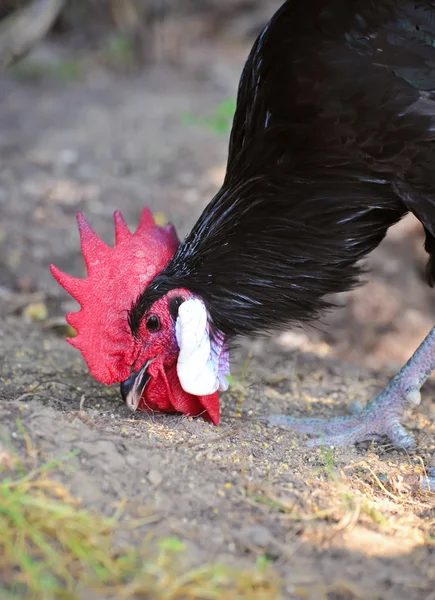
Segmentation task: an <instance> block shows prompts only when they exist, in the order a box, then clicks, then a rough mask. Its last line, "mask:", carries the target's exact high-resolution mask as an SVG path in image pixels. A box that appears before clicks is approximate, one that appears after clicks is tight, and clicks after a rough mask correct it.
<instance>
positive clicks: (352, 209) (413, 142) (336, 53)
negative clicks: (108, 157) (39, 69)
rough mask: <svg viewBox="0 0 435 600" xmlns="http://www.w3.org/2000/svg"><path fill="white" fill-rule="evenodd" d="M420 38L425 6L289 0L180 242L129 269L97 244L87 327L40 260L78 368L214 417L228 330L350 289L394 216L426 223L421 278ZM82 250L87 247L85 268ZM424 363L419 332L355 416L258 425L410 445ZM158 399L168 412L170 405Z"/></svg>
mask: <svg viewBox="0 0 435 600" xmlns="http://www.w3.org/2000/svg"><path fill="white" fill-rule="evenodd" d="M434 46H435V2H432V1H420V2H409V1H407V0H305V1H304V2H298V1H296V0H287V1H286V2H285V3H284V4H283V5H282V6H281V8H280V9H279V10H278V11H277V12H276V14H275V15H274V16H273V17H272V19H271V20H270V22H269V23H268V24H267V25H266V27H265V28H264V30H263V31H262V33H261V34H260V35H259V37H258V38H257V40H256V41H255V43H254V45H253V48H252V50H251V52H250V54H249V57H248V59H247V61H246V63H245V66H244V68H243V72H242V75H241V79H240V83H239V90H238V97H237V106H236V111H235V116H234V121H233V127H232V131H231V137H230V144H229V155H228V163H227V170H226V175H225V179H224V182H223V184H222V187H221V189H220V190H219V191H218V193H217V194H216V196H215V197H214V198H213V200H212V201H211V202H210V204H209V205H208V206H207V207H206V208H205V210H204V212H203V213H202V215H201V216H200V217H199V219H198V221H197V223H196V224H195V226H194V227H193V229H192V231H191V232H190V233H189V234H188V235H187V237H186V238H185V239H184V241H183V242H182V243H179V244H178V243H177V244H175V242H174V239H173V238H172V241H171V243H170V244H169V247H167V248H166V250H165V252H162V255H164V257H163V258H161V257H158V256H157V254H158V252H157V254H156V255H155V256H154V255H152V256H151V259H150V261H151V263H153V264H152V265H151V266H152V268H151V267H150V268H148V267H149V265H146V267H147V268H146V269H142V270H141V268H139V270H138V265H139V267H140V265H141V261H143V258H141V259H138V258H135V255H134V252H133V251H132V250H131V252H130V251H129V252H130V254H129V256H128V257H127V256H126V254H125V255H123V260H127V261H128V262H127V263H126V262H124V263H122V260H121V254H122V253H121V254H119V252H118V254H117V256H118V258H117V259H116V260H115V259H113V262H114V263H116V267H115V268H112V267H111V260H112V259H111V258H110V253H109V255H108V256H107V257H106V266H105V267H103V266H101V264H100V265H99V266H98V264H96V265H95V270H96V271H98V269H100V270H101V269H103V270H104V269H106V271H107V272H109V271H110V273H111V275H110V277H113V278H114V279H115V280H116V281H117V283H116V285H114V286H112V287H110V290H109V291H108V290H107V289H106V287H105V284H101V285H100V286H99V288H98V294H96V295H95V300H94V304H95V306H94V313H95V314H94V318H98V319H99V324H98V325H96V324H95V322H92V318H90V319H88V318H84V317H83V318H81V317H80V315H81V313H82V312H84V313H85V314H86V306H84V305H85V304H86V303H87V302H88V300H86V294H89V293H90V291H89V289H90V286H89V285H86V284H85V283H83V282H81V283H80V285H82V288H80V291H79V292H77V289H78V288H77V285H78V284H77V280H72V279H71V278H70V279H68V276H65V275H63V274H61V273H60V272H58V271H56V270H54V274H55V276H56V277H57V279H58V280H59V281H60V282H61V283H62V285H64V287H66V288H67V290H68V291H70V292H71V293H73V294H74V293H75V294H76V297H77V298H78V299H79V301H80V300H81V299H82V300H83V302H82V306H83V308H82V311H81V312H80V313H78V314H77V315H76V316H75V317H74V318H72V317H70V322H71V324H72V325H73V326H77V329H78V330H79V335H78V337H77V338H74V340H73V343H75V344H76V345H77V347H79V348H81V349H82V351H83V354H84V356H85V355H86V354H89V353H90V354H92V352H94V360H95V361H96V362H98V363H99V365H101V364H102V365H104V369H105V370H106V371H107V373H108V374H107V376H106V375H105V376H104V377H102V376H101V373H100V372H99V370H100V366H99V367H98V368H94V375H95V376H97V378H98V377H100V380H101V381H104V382H105V383H113V382H115V381H122V383H121V391H122V395H123V397H124V399H125V401H126V402H127V404H129V406H131V407H139V408H146V407H147V406H151V407H153V406H154V407H158V406H159V402H160V400H159V401H157V400H156V399H155V398H156V396H158V395H159V394H160V395H161V394H163V393H165V394H167V396H170V393H171V392H170V390H171V386H175V387H176V389H177V394H176V395H178V397H180V398H182V401H181V404H182V405H183V407H186V406H187V407H188V409H187V410H182V412H190V414H201V411H202V412H203V413H204V414H206V416H208V418H210V419H211V420H213V421H214V422H217V421H218V409H217V408H216V402H218V401H217V393H218V391H219V390H225V389H226V387H227V385H228V384H227V377H226V376H227V374H228V372H229V367H228V347H229V344H231V343H232V341H233V340H234V338H236V337H237V336H249V335H252V334H256V333H259V332H268V331H273V330H276V329H279V328H284V327H288V326H289V325H291V324H292V323H302V322H308V321H312V320H313V319H316V318H317V317H318V316H319V315H321V313H322V312H323V311H324V310H325V309H327V308H328V307H329V306H330V304H329V303H328V301H327V299H325V297H326V296H327V295H329V294H334V293H338V292H343V291H346V290H350V289H352V288H353V287H354V286H355V285H357V284H358V278H359V275H360V273H361V266H360V261H361V259H363V258H364V257H365V256H366V255H367V254H368V253H369V252H370V251H372V250H373V249H374V248H376V247H377V246H378V244H379V243H380V242H381V241H382V239H383V238H384V236H385V234H386V232H387V230H388V228H389V227H390V226H391V225H393V224H395V223H397V222H398V221H399V220H400V219H401V218H402V217H403V216H404V215H405V214H406V213H408V212H411V213H413V214H414V215H415V216H416V217H417V218H418V219H419V220H420V222H421V223H422V225H423V227H424V230H425V235H426V241H425V249H426V251H427V252H428V254H429V260H428V263H427V269H426V276H427V281H428V283H429V284H430V285H433V282H434V281H435V192H434V189H435V94H434V93H433V92H432V90H433V89H435V48H434ZM118 219H119V217H118ZM123 227H124V226H123ZM82 228H83V225H82ZM171 231H172V230H171ZM172 233H173V232H172ZM129 235H130V236H131V234H129ZM135 235H136V234H135ZM159 235H160V234H159ZM165 235H169V234H168V233H167V232H166V234H165ZM171 235H172V234H171ZM82 237H83V236H82ZM139 237H140V236H139ZM130 243H131V239H130V238H129V239H128V240H127V241H126V242H125V244H126V245H125V251H126V253H127V254H128V252H127V247H130V246H129V245H130ZM171 244H172V245H171ZM144 248H146V246H144ZM97 250H98V248H97V246H95V248H94V246H93V245H92V244H88V248H87V259H88V260H87V262H88V263H89V264H88V270H89V267H90V271H91V274H92V270H93V269H94V264H93V260H94V259H93V255H94V253H95V256H96V258H95V263H99V258H98V256H97V255H98V252H97ZM113 252H115V254H116V251H115V250H113ZM169 254H171V256H169ZM131 261H132V262H131ZM135 261H136V262H135ZM103 262H104V261H103ZM132 263H133V264H132ZM142 266H143V265H142ZM117 270H118V271H119V272H117ZM132 270H135V276H134V277H130V272H131V271H132ZM121 272H124V275H122V273H121ZM90 276H91V275H90ZM141 276H142V279H141ZM110 277H109V279H110ZM117 278H118V279H119V281H118V279H117ZM130 279H132V280H133V281H132V282H131V281H130ZM85 288H86V289H85ZM112 301H113V302H114V306H113V307H112V306H111V302H112ZM88 303H89V302H88ZM109 313H110V314H112V315H116V318H115V320H114V321H111V320H110V318H108V314H109ZM89 314H90V313H89ZM88 327H89V328H90V330H88V331H87V328H88ZM114 329H116V331H114ZM89 331H91V333H90V332H89ZM86 336H88V337H86ZM104 336H107V339H104V340H103V338H104ZM93 344H94V345H95V348H94V350H92V345H93ZM102 349H103V350H102ZM88 364H89V362H88ZM434 367H435V328H434V330H432V331H431V332H430V333H429V335H428V337H427V338H426V339H425V341H424V342H423V343H422V345H421V346H420V348H419V349H418V350H417V351H416V353H415V354H414V356H413V357H412V358H411V359H410V360H409V362H408V363H407V364H406V365H405V367H404V368H403V369H402V371H400V373H399V374H398V375H397V376H396V377H395V378H394V379H393V380H392V382H391V383H390V384H389V385H388V387H387V388H386V389H385V390H384V391H383V392H382V393H381V394H380V396H378V398H376V399H375V400H374V401H373V402H371V403H370V404H369V405H368V406H367V407H366V408H365V409H364V410H362V411H360V412H359V413H358V414H353V415H350V416H348V417H341V418H337V419H330V420H326V419H325V420H322V419H293V418H291V417H287V416H283V415H275V416H271V417H268V419H267V420H268V422H269V423H270V424H271V425H278V426H280V427H292V428H294V429H297V430H299V431H304V432H306V433H309V434H312V435H314V436H315V437H314V438H313V439H312V440H311V443H312V444H316V443H320V442H322V443H327V444H335V445H338V444H351V443H356V442H360V441H363V440H368V439H378V438H379V437H382V436H388V437H389V438H390V440H391V442H392V443H393V444H395V445H397V446H401V447H406V448H409V447H412V446H413V445H414V443H415V440H414V438H413V436H412V435H411V434H409V433H408V432H407V431H406V430H405V429H404V428H403V426H402V425H401V418H402V414H403V411H404V409H405V407H406V406H407V404H408V403H410V404H418V403H419V402H420V388H421V386H422V385H423V383H424V382H425V380H426V379H427V377H428V376H429V374H430V372H431V371H432V369H433V368H434ZM91 372H92V370H91ZM168 373H169V374H170V377H169V378H168ZM163 381H164V382H165V383H164V384H163V383H162V382H163ZM156 389H158V393H157V394H156V393H155V390H156ZM152 390H154V392H153V391H152ZM162 390H163V391H162ZM165 390H166V391H165ZM153 397H154V399H153ZM150 399H151V402H149V400H150ZM186 399H187V400H186ZM165 402H166V404H165ZM189 402H192V403H193V404H192V410H191V409H190V408H189ZM161 403H162V407H163V409H164V410H172V409H174V410H179V408H177V406H176V404H177V401H175V404H174V403H172V400H167V399H166V400H165V401H161ZM183 403H184V404H183Z"/></svg>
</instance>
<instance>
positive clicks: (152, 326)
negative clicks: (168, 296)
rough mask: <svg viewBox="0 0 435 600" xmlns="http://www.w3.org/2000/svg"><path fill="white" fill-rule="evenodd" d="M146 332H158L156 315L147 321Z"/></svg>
mask: <svg viewBox="0 0 435 600" xmlns="http://www.w3.org/2000/svg"><path fill="white" fill-rule="evenodd" d="M147 329H148V331H153V332H154V331H158V330H159V329H160V319H159V317H158V316H157V315H150V316H149V317H148V319H147Z"/></svg>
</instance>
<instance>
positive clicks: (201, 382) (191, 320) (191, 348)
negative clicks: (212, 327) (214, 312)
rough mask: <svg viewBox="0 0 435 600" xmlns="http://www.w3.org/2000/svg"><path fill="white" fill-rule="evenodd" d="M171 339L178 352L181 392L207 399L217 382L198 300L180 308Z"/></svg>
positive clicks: (202, 310) (215, 389) (204, 321)
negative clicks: (176, 345) (175, 342)
mask: <svg viewBox="0 0 435 600" xmlns="http://www.w3.org/2000/svg"><path fill="white" fill-rule="evenodd" d="M175 335H176V337H177V343H178V346H179V348H180V353H179V355H178V362H177V374H178V378H179V380H180V383H181V387H182V388H183V389H184V391H185V392H187V393H189V394H193V395H195V396H208V395H210V394H213V393H214V392H216V391H217V390H218V388H219V385H220V382H219V377H218V375H217V373H216V372H215V368H214V364H213V361H212V359H211V344H210V336H209V327H208V321H207V310H206V308H205V306H204V304H203V302H201V300H199V299H198V298H192V299H190V300H186V302H183V304H181V306H180V308H179V311H178V317H177V321H176V323H175Z"/></svg>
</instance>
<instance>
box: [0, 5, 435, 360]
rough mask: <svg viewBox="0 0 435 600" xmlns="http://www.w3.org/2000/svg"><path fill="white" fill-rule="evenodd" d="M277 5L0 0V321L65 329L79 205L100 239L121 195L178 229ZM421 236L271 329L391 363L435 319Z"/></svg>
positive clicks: (403, 228) (191, 212) (134, 214)
mask: <svg viewBox="0 0 435 600" xmlns="http://www.w3.org/2000/svg"><path fill="white" fill-rule="evenodd" d="M279 5H280V2H279V1H278V2H276V1H272V0H74V1H70V2H65V1H62V0H34V1H33V2H32V3H29V2H24V1H23V2H17V1H13V0H0V65H1V66H2V67H3V68H2V71H0V319H2V318H5V317H6V316H8V315H17V316H19V317H20V318H23V319H26V320H28V321H29V323H34V322H37V323H38V326H40V327H43V328H46V329H47V331H50V332H52V331H55V332H57V333H58V334H59V335H64V334H65V330H66V326H65V322H64V318H63V317H64V314H65V312H66V311H67V310H70V309H72V310H74V309H75V305H74V304H72V303H71V301H70V299H68V298H67V297H66V294H65V293H64V292H63V290H61V289H60V288H59V286H58V285H57V284H56V283H55V282H54V281H53V280H52V278H51V275H50V273H49V269H48V267H49V264H50V263H51V262H53V263H55V264H56V265H57V266H58V267H59V268H61V269H62V270H65V271H67V272H68V273H71V274H73V275H76V276H82V275H84V268H83V264H82V260H81V256H80V251H79V240H78V233H77V228H76V222H75V213H76V212H77V211H79V210H80V211H82V212H84V214H85V216H86V218H87V219H88V221H89V222H90V224H91V225H92V226H93V228H94V229H95V230H96V231H97V232H98V234H99V235H101V236H102V237H103V239H104V240H105V241H106V242H108V243H113V223H112V215H113V212H114V210H116V209H118V208H119V209H121V210H122V211H123V214H124V216H125V218H126V220H127V222H128V223H129V224H130V226H131V227H133V228H134V227H135V226H136V224H137V221H138V217H139V214H140V211H141V208H142V207H143V206H149V207H150V208H151V209H152V211H153V212H154V213H155V216H156V219H157V220H158V221H159V222H161V223H164V222H165V221H166V220H171V221H172V222H174V224H175V225H176V228H177V230H178V232H179V235H180V236H184V235H185V234H186V233H187V231H188V230H189V228H190V227H191V226H192V224H193V222H194V220H195V219H196V217H197V216H198V215H199V213H200V211H201V210H202V208H203V207H204V206H205V205H206V204H207V203H208V202H209V200H210V199H211V198H212V196H213V194H214V193H215V192H216V191H217V189H218V188H219V186H220V184H221V182H222V180H223V176H224V171H225V164H226V155H227V145H228V136H229V131H230V127H231V120H232V116H233V113H234V108H235V96H236V90H237V83H238V78H239V75H240V71H241V68H242V66H243V63H244V60H245V58H246V56H247V54H248V52H249V49H250V46H251V45H252V43H253V41H254V38H255V36H256V35H257V34H258V33H259V32H260V31H261V29H262V27H263V26H264V25H265V23H266V22H267V20H268V19H269V17H270V16H271V15H272V14H273V12H274V11H275V9H276V8H277V7H278V6H279ZM20 10H21V11H23V12H20ZM17 11H18V12H17ZM26 11H27V12H26ZM41 32H43V34H45V32H47V33H46V35H43V34H41ZM11 47H12V50H11ZM28 50H30V51H29V52H28ZM17 59H19V60H17ZM283 76H284V74H283ZM422 245H423V234H422V229H421V227H420V225H419V224H418V223H417V222H416V220H415V219H413V218H412V217H407V218H406V219H404V220H403V221H402V222H401V223H400V224H399V225H397V226H396V227H394V228H393V229H391V230H390V233H389V235H388V237H387V239H386V240H385V242H384V243H383V244H382V246H381V247H380V248H379V249H378V250H377V251H376V252H375V253H374V254H373V255H372V256H371V257H370V258H369V260H368V261H367V267H368V268H369V269H370V272H369V273H368V274H367V276H366V278H365V279H366V280H367V282H368V283H367V284H366V285H365V286H363V287H361V288H359V289H357V290H355V291H354V292H352V293H350V294H347V295H344V296H340V297H337V298H336V302H337V304H338V305H339V308H338V309H337V310H335V311H334V312H332V313H331V314H329V315H327V316H325V318H324V319H323V320H322V321H321V322H320V323H318V324H316V325H315V326H314V327H312V328H309V329H303V330H298V329H292V330H291V331H289V332H287V333H284V334H280V335H279V336H278V339H279V342H280V343H282V344H283V345H284V346H286V347H291V348H295V349H300V350H302V351H312V352H316V353H320V354H328V355H332V356H337V357H341V358H344V359H346V360H348V361H352V362H358V363H360V364H364V365H367V366H371V367H375V368H391V369H392V370H394V369H395V368H397V366H399V365H400V364H401V363H403V362H404V361H405V360H406V359H407V358H408V357H409V356H410V355H411V354H412V352H413V351H414V350H415V348H416V347H417V345H418V344H419V343H420V342H421V340H422V339H423V337H424V335H426V333H427V332H428V331H429V329H430V328H431V327H432V325H433V324H435V292H433V291H432V290H430V288H428V287H427V286H426V285H425V283H424V281H423V269H424V264H425V260H426V259H425V255H424V251H423V249H422ZM0 329H1V328H0Z"/></svg>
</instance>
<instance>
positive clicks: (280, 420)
mask: <svg viewBox="0 0 435 600" xmlns="http://www.w3.org/2000/svg"><path fill="white" fill-rule="evenodd" d="M434 369H435V327H434V328H433V329H432V330H431V331H430V333H429V335H428V336H427V337H426V338H425V340H424V341H423V343H422V344H421V346H420V347H419V348H418V349H417V350H416V352H415V353H414V354H413V356H412V357H411V358H410V359H409V360H408V362H407V363H406V365H405V366H404V367H403V368H402V370H401V371H400V372H399V373H398V374H397V375H396V376H395V377H394V379H392V380H391V381H390V383H389V384H388V385H387V387H386V388H385V389H384V390H383V391H382V392H381V393H380V394H379V396H378V397H377V398H375V399H374V400H372V401H371V402H369V404H368V405H367V406H366V407H365V408H363V409H361V408H360V409H358V408H356V407H355V405H353V406H352V414H351V415H350V416H346V417H335V418H331V419H304V418H300V419H299V418H294V417H288V416H286V415H271V416H269V417H267V419H266V420H267V422H268V423H269V424H270V425H277V426H279V427H285V428H289V429H293V430H295V431H299V432H301V433H307V434H311V435H314V436H315V437H314V438H313V439H310V440H309V441H308V442H307V443H308V445H309V446H319V445H326V446H345V445H350V444H356V443H358V442H363V441H367V440H378V439H380V438H382V437H385V436H386V437H388V438H389V439H390V440H391V442H392V443H393V444H394V446H398V447H401V448H413V447H414V446H415V439H414V437H413V436H412V435H411V434H410V433H408V432H407V431H406V430H405V428H404V427H403V426H402V425H401V420H402V417H403V414H404V412H405V409H406V407H407V405H408V404H411V405H418V404H420V400H421V397H420V388H421V386H422V385H423V384H424V382H425V381H426V379H427V378H428V377H429V375H430V374H431V372H432V371H433V370H434Z"/></svg>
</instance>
